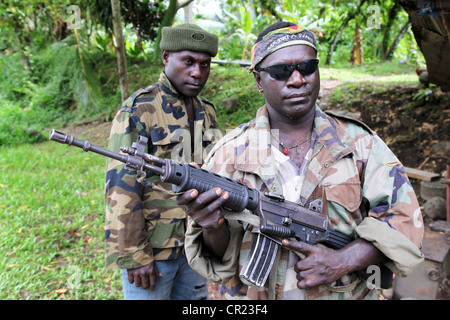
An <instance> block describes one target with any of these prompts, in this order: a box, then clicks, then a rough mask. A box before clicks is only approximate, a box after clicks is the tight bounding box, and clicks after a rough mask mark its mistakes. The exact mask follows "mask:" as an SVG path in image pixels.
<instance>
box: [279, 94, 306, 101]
mask: <svg viewBox="0 0 450 320" xmlns="http://www.w3.org/2000/svg"><path fill="white" fill-rule="evenodd" d="M309 95H310V94H309V93H292V94H289V95H287V96H285V97H284V98H283V99H284V100H289V101H298V102H302V101H305V100H307V99H308V97H309Z"/></svg>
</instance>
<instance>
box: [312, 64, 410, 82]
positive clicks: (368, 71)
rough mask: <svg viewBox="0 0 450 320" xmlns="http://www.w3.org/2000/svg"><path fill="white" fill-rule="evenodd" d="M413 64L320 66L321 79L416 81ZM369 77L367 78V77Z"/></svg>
mask: <svg viewBox="0 0 450 320" xmlns="http://www.w3.org/2000/svg"><path fill="white" fill-rule="evenodd" d="M415 68H416V66H415V65H411V64H406V63H403V64H402V63H398V62H391V61H380V62H376V63H366V64H363V65H360V66H356V65H354V66H353V65H350V64H347V65H344V66H342V67H327V66H320V76H321V79H329V80H342V81H356V82H366V81H375V82H377V83H398V82H408V83H409V82H417V81H418V78H417V74H416V73H415ZM368 78H369V79H368Z"/></svg>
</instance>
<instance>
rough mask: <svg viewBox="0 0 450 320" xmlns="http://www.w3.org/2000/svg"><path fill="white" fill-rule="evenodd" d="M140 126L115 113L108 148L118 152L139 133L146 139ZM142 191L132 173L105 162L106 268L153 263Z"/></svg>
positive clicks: (133, 119)
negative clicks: (146, 229)
mask: <svg viewBox="0 0 450 320" xmlns="http://www.w3.org/2000/svg"><path fill="white" fill-rule="evenodd" d="M143 127H145V126H143V124H142V123H141V122H140V119H139V117H136V116H134V115H133V114H132V113H130V112H128V111H125V110H121V111H119V113H118V114H117V115H116V117H115V119H114V121H113V124H112V128H111V134H110V140H109V146H108V148H109V149H110V150H112V151H115V152H120V146H122V145H126V146H130V145H131V144H132V142H134V141H136V139H137V137H138V135H139V134H140V135H145V136H147V134H146V133H145V130H142V128H143ZM146 152H147V150H146ZM142 188H143V187H142V186H141V185H140V184H139V183H138V182H137V181H136V176H135V172H128V171H126V170H125V169H124V164H123V163H121V162H119V161H117V160H108V162H107V172H106V182H105V200H106V222H105V239H106V266H107V267H109V268H117V267H118V268H122V269H131V268H136V267H140V266H143V265H146V264H148V263H150V262H152V261H153V260H154V259H153V250H152V247H151V245H150V244H149V242H148V237H147V233H146V231H145V219H144V215H143V212H142V210H143V208H142V203H143V200H144V199H142V194H143V192H142V191H143V190H142Z"/></svg>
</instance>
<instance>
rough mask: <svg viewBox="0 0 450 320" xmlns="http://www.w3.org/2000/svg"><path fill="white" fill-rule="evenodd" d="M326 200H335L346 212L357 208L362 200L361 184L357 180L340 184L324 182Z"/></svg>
mask: <svg viewBox="0 0 450 320" xmlns="http://www.w3.org/2000/svg"><path fill="white" fill-rule="evenodd" d="M324 189H325V197H326V200H327V201H331V202H335V203H337V204H339V205H340V206H342V207H344V208H345V209H346V210H347V211H348V212H355V211H356V210H358V208H359V206H360V205H361V201H362V192H361V185H360V182H359V181H355V182H343V183H340V184H335V185H333V184H324Z"/></svg>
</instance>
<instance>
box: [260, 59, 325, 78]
mask: <svg viewBox="0 0 450 320" xmlns="http://www.w3.org/2000/svg"><path fill="white" fill-rule="evenodd" d="M318 66H319V59H310V60H305V61H302V62H300V63H297V64H277V65H274V66H270V67H267V68H259V70H256V71H266V72H268V73H269V75H270V76H271V77H272V78H274V79H275V80H280V81H281V80H287V79H289V77H290V76H291V74H292V72H294V70H298V72H300V74H301V75H302V76H304V77H305V76H309V75H310V74H312V73H314V72H316V70H317V67H318Z"/></svg>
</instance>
